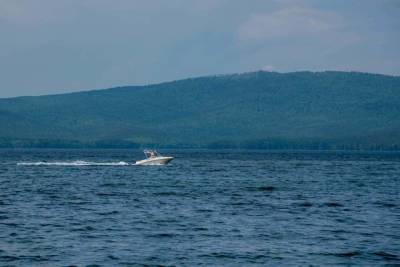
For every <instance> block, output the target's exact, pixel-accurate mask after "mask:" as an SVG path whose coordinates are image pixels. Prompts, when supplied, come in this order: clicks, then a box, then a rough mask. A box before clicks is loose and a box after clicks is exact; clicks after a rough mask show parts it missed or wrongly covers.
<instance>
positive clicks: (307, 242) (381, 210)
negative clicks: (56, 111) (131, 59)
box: [0, 150, 400, 266]
mask: <svg viewBox="0 0 400 267" xmlns="http://www.w3.org/2000/svg"><path fill="white" fill-rule="evenodd" d="M167 154H169V155H172V156H174V157H176V158H175V159H174V160H173V161H172V162H171V164H170V165H167V166H134V165H131V164H132V163H133V160H134V159H136V160H138V159H141V158H143V156H142V155H141V153H140V152H139V151H129V150H19V151H12V150H0V159H1V162H0V266H70V265H76V266H87V265H91V266H96V265H97V266H142V265H143V266H152V265H166V266H194V265H205V266H253V265H254V266H256V265H259V266H276V265H281V266H288V265H289V266H290V265H292V266H308V265H315V266H327V265H333V266H336V265H344V266H350V265H351V266H353V265H358V266H377V265H378V266H382V265H383V266H396V265H399V264H400V155H399V154H393V153H390V154H389V153H370V154H361V153H293V152H279V153H278V152H275V153H272V152H260V151H242V152H240V151H236V152H235V151H233V152H232V151H168V152H167Z"/></svg>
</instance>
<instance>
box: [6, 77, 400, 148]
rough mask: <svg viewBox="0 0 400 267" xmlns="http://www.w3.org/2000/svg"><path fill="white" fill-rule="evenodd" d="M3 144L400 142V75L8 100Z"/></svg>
mask: <svg viewBox="0 0 400 267" xmlns="http://www.w3.org/2000/svg"><path fill="white" fill-rule="evenodd" d="M0 125H1V127H0V145H1V146H2V147H145V146H151V147H193V148H200V147H201V148H269V149H387V150H395V149H400V77H394V76H385V75H378V74H367V73H356V72H316V73H313V72H295V73H275V72H263V71H260V72H252V73H244V74H233V75H221V76H212V77H200V78H193V79H185V80H179V81H173V82H166V83H161V84H155V85H147V86H126V87H116V88H111V89H105V90H96V91H85V92H79V93H71V94H62V95H49V96H37V97H18V98H8V99H0Z"/></svg>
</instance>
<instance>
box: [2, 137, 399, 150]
mask: <svg viewBox="0 0 400 267" xmlns="http://www.w3.org/2000/svg"><path fill="white" fill-rule="evenodd" d="M146 147H155V148H174V149H196V148H197V149H261V150H321V151H323V150H355V151H362V150H363V151H400V144H389V145H388V144H373V143H364V144H362V143H355V142H348V141H347V142H346V141H339V140H281V139H273V138H272V139H265V140H254V141H247V142H233V141H219V142H213V143H208V144H207V143H204V144H189V143H188V144H184V143H180V144H157V143H143V144H139V143H134V142H131V141H126V140H98V141H86V142H82V141H77V140H49V139H38V140H32V139H0V148H64V149H81V148H87V149H118V148H119V149H140V148H146Z"/></svg>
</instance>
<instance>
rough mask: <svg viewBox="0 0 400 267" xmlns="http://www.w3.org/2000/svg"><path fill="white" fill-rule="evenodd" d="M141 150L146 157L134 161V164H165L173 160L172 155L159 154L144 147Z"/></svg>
mask: <svg viewBox="0 0 400 267" xmlns="http://www.w3.org/2000/svg"><path fill="white" fill-rule="evenodd" d="M143 152H144V154H145V156H146V159H143V160H138V161H136V163H135V165H165V164H168V162H170V161H171V160H173V157H164V156H161V155H160V154H159V153H158V152H157V151H155V150H150V149H145V150H143Z"/></svg>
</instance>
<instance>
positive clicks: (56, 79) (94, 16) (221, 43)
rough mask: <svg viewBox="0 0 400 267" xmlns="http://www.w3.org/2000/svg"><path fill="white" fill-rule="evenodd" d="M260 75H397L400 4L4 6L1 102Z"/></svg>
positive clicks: (269, 0)
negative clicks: (270, 72)
mask: <svg viewBox="0 0 400 267" xmlns="http://www.w3.org/2000/svg"><path fill="white" fill-rule="evenodd" d="M260 69H264V70H273V71H279V72H289V71H298V70H312V71H319V70H356V71H365V72H376V73H384V74H393V75H400V0H324V1H323V0H318V1H313V0H292V1H290V0H242V1H235V0H198V1H194V0H118V1H112V0H0V97H10V96H20V95H41V94H50V93H61V92H73V91H79V90H87V89H96V88H107V87H112V86H119V85H136V84H148V83H154V82H161V81H168V80H175V79H181V78H187V77H193V76H202V75H209V74H223V73H234V72H246V71H253V70H260Z"/></svg>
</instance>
